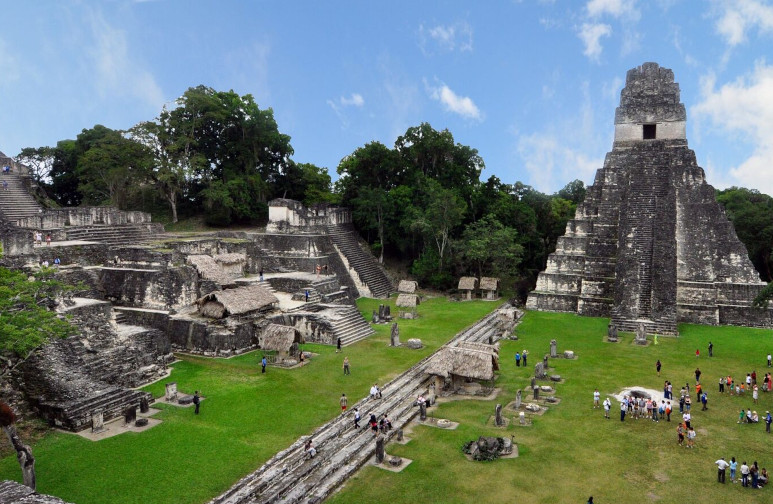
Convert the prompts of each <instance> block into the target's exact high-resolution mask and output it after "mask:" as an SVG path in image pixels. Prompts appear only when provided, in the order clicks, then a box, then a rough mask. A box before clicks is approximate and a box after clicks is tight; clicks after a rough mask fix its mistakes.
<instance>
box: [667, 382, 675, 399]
mask: <svg viewBox="0 0 773 504" xmlns="http://www.w3.org/2000/svg"><path fill="white" fill-rule="evenodd" d="M668 399H672V400H673V399H674V386H673V385H671V382H668Z"/></svg>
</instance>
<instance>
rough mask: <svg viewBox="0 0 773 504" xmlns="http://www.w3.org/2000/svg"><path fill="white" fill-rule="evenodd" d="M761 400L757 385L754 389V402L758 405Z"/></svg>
mask: <svg viewBox="0 0 773 504" xmlns="http://www.w3.org/2000/svg"><path fill="white" fill-rule="evenodd" d="M759 398H760V390H759V388H757V385H755V386H754V387H752V401H754V404H757V400H758V399H759Z"/></svg>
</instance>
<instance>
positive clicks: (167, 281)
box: [99, 266, 199, 310]
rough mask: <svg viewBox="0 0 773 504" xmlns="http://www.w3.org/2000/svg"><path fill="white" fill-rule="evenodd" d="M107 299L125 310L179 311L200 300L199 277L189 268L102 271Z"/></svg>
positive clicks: (109, 269)
mask: <svg viewBox="0 0 773 504" xmlns="http://www.w3.org/2000/svg"><path fill="white" fill-rule="evenodd" d="M99 278H100V284H101V286H102V288H103V290H104V293H105V298H106V299H109V300H111V301H113V302H115V303H116V304H118V305H123V306H136V307H145V308H154V309H159V310H169V309H179V308H181V307H183V306H187V305H190V304H192V303H193V302H194V301H195V300H196V299H198V297H199V279H198V273H197V272H196V270H195V269H193V268H192V267H190V266H178V267H171V268H161V269H139V268H111V267H107V268H101V269H100V270H99Z"/></svg>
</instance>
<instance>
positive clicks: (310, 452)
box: [303, 438, 317, 458]
mask: <svg viewBox="0 0 773 504" xmlns="http://www.w3.org/2000/svg"><path fill="white" fill-rule="evenodd" d="M303 451H304V452H305V453H306V456H307V457H308V458H314V455H316V454H317V449H316V448H314V443H313V442H312V441H311V438H309V440H308V441H306V444H305V445H304V447H303Z"/></svg>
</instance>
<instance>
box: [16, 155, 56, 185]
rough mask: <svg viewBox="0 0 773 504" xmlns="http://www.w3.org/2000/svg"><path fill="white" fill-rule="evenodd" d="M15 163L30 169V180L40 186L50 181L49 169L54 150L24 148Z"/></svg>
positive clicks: (52, 160) (52, 161) (51, 164)
mask: <svg viewBox="0 0 773 504" xmlns="http://www.w3.org/2000/svg"><path fill="white" fill-rule="evenodd" d="M16 161H18V162H19V163H21V164H23V165H24V166H27V167H28V168H29V169H30V176H31V177H32V180H34V181H35V182H37V183H38V185H42V184H43V183H44V181H48V180H50V179H51V169H52V168H53V164H54V149H53V148H51V147H37V148H35V147H25V148H24V149H22V150H21V152H20V153H19V155H18V156H16Z"/></svg>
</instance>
